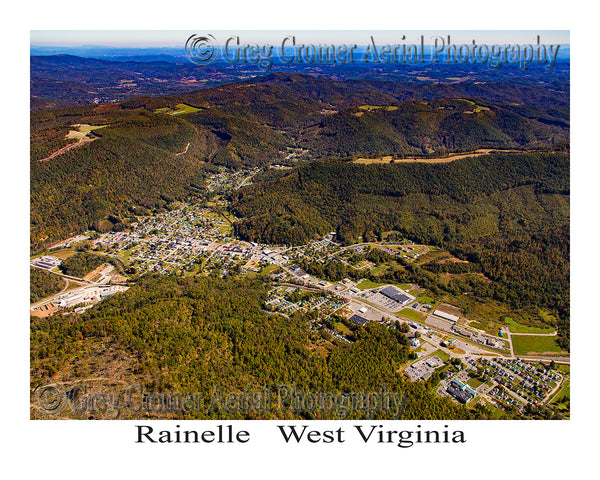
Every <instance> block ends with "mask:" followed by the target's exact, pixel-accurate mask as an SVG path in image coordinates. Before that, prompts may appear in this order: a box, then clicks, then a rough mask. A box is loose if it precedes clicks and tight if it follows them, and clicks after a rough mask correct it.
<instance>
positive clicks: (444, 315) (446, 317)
mask: <svg viewBox="0 0 600 480" xmlns="http://www.w3.org/2000/svg"><path fill="white" fill-rule="evenodd" d="M433 314H434V315H435V316H437V317H440V318H443V319H444V320H449V321H451V322H454V323H456V322H458V318H459V317H457V316H456V315H452V314H450V313H447V312H442V311H441V310H434V311H433Z"/></svg>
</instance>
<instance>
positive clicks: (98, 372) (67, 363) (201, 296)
mask: <svg viewBox="0 0 600 480" xmlns="http://www.w3.org/2000/svg"><path fill="white" fill-rule="evenodd" d="M240 291H243V295H240V294H239V292H240ZM265 295H266V286H265V285H264V284H262V283H261V281H260V280H236V279H219V278H215V277H211V278H199V277H196V278H192V279H181V278H175V277H159V276H154V277H144V278H143V279H142V280H140V282H139V283H138V284H137V285H136V286H134V287H132V288H131V289H129V290H128V291H127V292H124V293H121V294H118V295H115V296H114V297H112V298H110V299H107V300H105V301H104V302H102V303H101V304H100V305H98V306H97V307H96V308H94V309H92V310H89V311H87V312H85V313H84V314H82V315H80V316H74V315H73V316H68V317H64V316H61V317H60V318H58V317H48V318H45V319H32V324H31V381H32V383H33V384H38V383H40V384H47V383H49V382H52V381H60V382H69V381H75V380H76V381H77V382H79V383H81V382H85V381H86V379H87V378H97V377H104V376H105V375H106V372H111V381H112V382H113V383H114V382H116V383H119V382H125V383H128V384H130V385H131V384H141V385H143V386H144V389H145V390H146V391H149V392H152V391H155V390H156V391H161V392H167V391H179V392H205V393H207V398H206V399H205V403H203V404H202V405H201V406H202V407H206V410H208V407H209V402H210V392H212V391H213V387H214V386H215V385H218V386H220V387H221V388H222V389H223V391H225V392H248V391H252V390H253V389H256V390H257V391H260V390H262V388H264V386H265V385H269V386H270V387H273V388H276V387H277V386H278V385H291V384H294V385H298V386H299V387H301V388H303V389H306V390H308V391H331V392H339V393H344V392H350V391H358V392H360V391H377V390H378V389H379V388H380V387H382V386H385V387H386V388H387V389H388V391H396V392H401V393H402V394H403V395H405V396H406V400H405V405H404V409H403V413H402V417H401V418H410V419H417V418H418V419H421V420H423V419H442V418H443V419H451V418H459V419H463V418H473V417H474V416H475V415H476V414H475V413H473V412H470V411H468V410H467V409H465V408H464V407H462V406H459V405H457V404H455V403H453V402H451V401H450V400H449V399H447V398H446V399H442V398H439V397H437V396H436V395H435V394H434V392H433V391H432V390H430V389H428V386H427V385H426V384H413V383H411V382H409V381H408V380H406V379H405V378H404V377H403V376H402V375H401V372H400V371H399V367H400V366H401V365H402V364H403V363H404V362H406V360H407V359H408V354H409V350H408V348H407V346H406V345H407V343H408V342H407V340H406V338H405V337H404V335H402V334H401V333H400V332H399V331H397V330H396V329H388V328H386V327H384V326H380V325H375V324H373V325H369V326H368V327H367V328H365V329H364V330H363V331H361V332H360V334H359V338H358V340H357V341H356V342H355V343H354V344H352V345H346V344H335V345H334V344H332V343H331V341H330V340H327V339H326V337H327V336H325V337H322V335H323V334H322V333H317V332H311V331H309V330H308V328H307V326H306V320H307V319H306V318H304V317H303V316H302V315H300V314H296V315H295V316H292V317H291V318H289V319H288V318H283V317H280V316H278V315H267V314H265V313H263V311H262V310H261V305H262V302H263V301H264V297H265ZM331 340H332V339H331ZM273 405H274V406H275V403H273ZM199 410H202V409H199ZM173 415H175V416H176V415H177V414H173ZM173 415H172V416H173ZM194 416H195V417H196V418H233V417H235V416H236V415H235V414H231V413H225V412H219V411H214V412H202V411H198V412H196V414H195V415H194ZM332 416H333V415H332V414H327V413H324V414H316V415H311V414H309V413H308V414H299V413H293V412H291V411H290V409H289V408H287V407H286V408H283V409H282V410H277V409H275V410H273V411H271V412H267V413H266V414H261V415H257V417H259V418H299V417H305V418H331V417H332ZM388 416H389V415H386V414H383V415H382V416H381V418H388ZM237 417H238V418H251V416H250V415H245V414H241V413H240V414H238V415H237ZM392 418H393V417H392Z"/></svg>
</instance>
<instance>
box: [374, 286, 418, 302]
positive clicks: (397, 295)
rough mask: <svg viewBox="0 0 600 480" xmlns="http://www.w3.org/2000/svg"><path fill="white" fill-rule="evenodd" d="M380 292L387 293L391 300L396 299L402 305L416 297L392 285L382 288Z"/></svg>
mask: <svg viewBox="0 0 600 480" xmlns="http://www.w3.org/2000/svg"><path fill="white" fill-rule="evenodd" d="M379 293H381V294H382V295H385V296H386V297H387V298H389V299H390V300H394V301H395V302H397V303H399V304H400V305H406V304H407V303H409V302H410V301H412V300H414V299H415V297H413V296H412V295H409V294H408V293H406V292H403V291H402V290H399V289H397V288H396V287H392V286H388V287H385V288H382V289H381V290H380V291H379Z"/></svg>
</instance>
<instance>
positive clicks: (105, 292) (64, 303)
mask: <svg viewBox="0 0 600 480" xmlns="http://www.w3.org/2000/svg"><path fill="white" fill-rule="evenodd" d="M128 288H129V287H126V286H123V285H102V286H96V285H95V286H90V287H82V288H77V289H75V290H71V291H70V292H67V293H65V294H63V295H60V296H58V297H57V306H58V307H61V308H67V307H73V306H75V305H79V304H82V303H87V304H90V305H91V304H93V303H96V302H99V301H100V300H102V299H104V298H106V297H109V296H111V295H114V294H115V293H118V292H124V291H125V290H127V289H128Z"/></svg>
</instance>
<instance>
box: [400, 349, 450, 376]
mask: <svg viewBox="0 0 600 480" xmlns="http://www.w3.org/2000/svg"><path fill="white" fill-rule="evenodd" d="M443 365H444V362H443V360H442V359H441V358H440V357H438V356H437V355H434V356H430V357H425V358H423V359H421V360H418V361H416V362H414V363H413V364H411V365H410V366H408V367H407V368H406V369H405V370H404V375H406V376H407V377H408V378H410V380H411V381H412V382H417V381H419V380H427V379H428V378H429V377H431V375H432V374H433V372H435V370H436V368H439V367H442V366H443Z"/></svg>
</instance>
